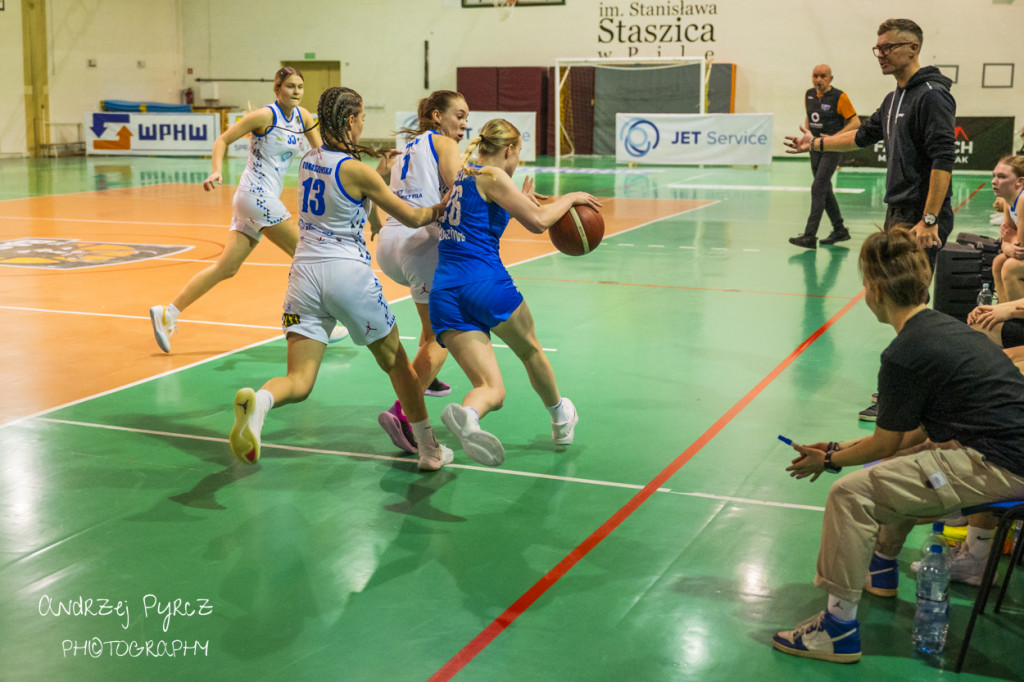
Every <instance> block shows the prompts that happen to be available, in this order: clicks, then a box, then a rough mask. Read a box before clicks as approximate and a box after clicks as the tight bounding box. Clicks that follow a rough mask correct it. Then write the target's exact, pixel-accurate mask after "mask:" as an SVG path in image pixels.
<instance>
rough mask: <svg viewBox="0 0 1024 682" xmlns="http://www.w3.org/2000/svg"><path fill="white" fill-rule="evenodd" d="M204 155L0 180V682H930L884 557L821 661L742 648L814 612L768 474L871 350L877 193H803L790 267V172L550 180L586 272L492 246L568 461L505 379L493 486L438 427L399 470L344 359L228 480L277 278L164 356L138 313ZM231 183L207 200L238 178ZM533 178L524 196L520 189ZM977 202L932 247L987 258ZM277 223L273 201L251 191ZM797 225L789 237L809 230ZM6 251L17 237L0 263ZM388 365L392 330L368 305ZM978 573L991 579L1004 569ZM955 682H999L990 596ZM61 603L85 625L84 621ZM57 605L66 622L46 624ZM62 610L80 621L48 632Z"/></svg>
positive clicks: (193, 229)
mask: <svg viewBox="0 0 1024 682" xmlns="http://www.w3.org/2000/svg"><path fill="white" fill-rule="evenodd" d="M208 168H209V160H208V159H180V158H179V159H168V158H109V157H108V158H93V157H91V158H70V159H50V160H45V159H30V160H3V161H0V266H2V267H0V292H2V296H0V322H2V324H0V342H2V344H3V348H4V350H5V352H4V354H3V357H2V359H0V367H2V373H3V377H4V379H3V387H4V390H3V392H2V394H0V514H2V516H3V518H4V523H3V524H2V526H0V612H2V613H3V618H2V619H0V642H2V645H0V647H2V649H0V651H2V653H3V661H4V662H3V673H0V678H3V679H11V680H51V679H56V678H58V677H59V678H60V679H67V680H111V679H115V680H129V679H143V678H145V679H152V680H184V679H218V680H279V679H298V680H312V679H337V680H427V679H436V680H446V679H458V680H608V681H612V680H616V681H617V680H645V681H646V680H651V681H668V680H700V681H705V680H735V679H738V678H740V677H741V676H744V675H749V674H750V673H753V672H755V671H756V673H757V675H758V676H759V678H760V679H762V680H765V681H769V680H791V679H794V678H807V677H810V676H822V677H825V676H827V678H828V679H834V680H846V679H849V680H863V679H897V678H898V679H901V680H907V681H909V680H933V679H935V676H936V674H937V673H938V672H939V671H940V670H944V671H951V669H952V665H953V662H954V661H955V657H956V652H957V650H958V648H959V646H960V643H961V641H962V633H963V630H964V627H965V625H966V621H967V618H968V616H969V614H970V608H971V603H972V600H973V597H974V593H975V588H972V587H968V586H965V585H954V586H953V588H952V616H951V625H950V631H949V638H948V642H947V648H946V652H945V653H944V654H943V655H942V656H941V657H940V658H939V659H938V660H931V661H928V660H924V659H920V658H917V657H916V656H915V655H914V654H913V652H912V648H911V642H910V629H911V622H912V619H913V613H914V581H913V578H912V575H911V574H910V572H909V564H910V562H911V561H913V560H914V559H916V557H917V553H918V551H919V550H918V546H919V544H920V542H921V541H922V540H923V539H924V535H925V533H924V528H923V527H922V528H919V529H918V530H917V531H915V534H913V535H912V536H911V538H910V541H909V542H908V544H907V547H906V548H905V550H904V552H903V554H902V555H901V556H900V563H901V572H902V574H903V575H902V576H901V585H900V593H899V596H898V597H897V598H896V599H890V600H882V599H878V598H875V597H872V596H870V595H866V596H865V599H864V600H863V601H862V603H861V608H860V619H861V623H862V637H863V648H864V658H863V659H862V660H861V661H860V663H858V664H856V665H852V666H842V665H836V664H829V663H821V662H816V661H807V660H802V659H797V658H793V657H790V656H786V655H783V654H781V653H779V652H776V651H774V650H773V649H772V648H771V635H772V634H773V633H774V632H775V631H776V630H779V629H788V628H790V627H792V626H793V625H795V624H796V623H797V622H798V621H800V620H803V619H804V618H806V617H809V616H811V615H812V614H813V613H815V612H817V611H818V610H820V609H821V608H823V606H824V594H823V593H822V592H820V591H819V590H818V589H817V588H815V587H813V585H812V584H811V581H812V578H813V576H814V564H815V557H816V554H817V546H818V540H819V538H820V532H821V531H820V529H821V517H822V510H823V505H824V502H825V498H826V496H827V494H828V486H829V483H830V482H831V480H832V479H831V478H827V477H823V478H822V479H820V480H819V481H818V482H817V483H814V484H809V483H807V482H806V481H795V480H792V479H790V478H789V477H788V476H787V474H786V473H785V471H784V467H785V466H786V464H787V463H788V461H789V460H790V459H791V456H792V451H791V450H789V449H788V448H786V447H785V446H784V445H782V444H781V443H780V442H779V441H778V440H777V439H776V436H778V435H779V434H784V435H786V436H789V437H791V438H793V439H795V440H797V441H816V440H842V439H846V438H852V437H856V436H858V435H864V434H867V433H870V431H871V429H872V425H870V424H865V423H861V422H858V420H857V412H858V411H860V410H861V409H863V408H864V407H867V406H868V404H869V400H870V395H871V393H872V392H873V391H874V387H875V376H876V373H877V369H878V356H879V353H880V352H881V350H882V349H883V348H884V347H885V346H886V345H887V344H888V343H889V341H890V340H891V338H892V336H893V330H892V328H891V327H889V326H887V325H882V324H879V323H878V322H876V321H875V320H874V317H873V316H872V315H871V313H870V311H869V310H868V309H867V307H866V306H865V305H864V304H863V302H862V291H861V289H862V288H861V284H860V279H859V276H858V273H857V252H858V248H859V244H860V242H861V241H862V240H863V239H864V238H865V237H866V236H867V235H868V234H870V233H871V232H872V231H873V230H876V229H878V226H879V225H880V224H881V221H882V218H883V215H884V204H883V202H882V197H883V194H884V176H883V175H882V174H881V173H879V172H853V171H841V172H840V173H838V174H837V180H836V183H837V188H838V189H839V190H840V193H839V194H838V196H839V202H840V205H841V207H842V210H843V214H844V217H845V219H846V224H847V226H848V227H849V229H850V230H851V232H852V233H853V235H854V239H853V240H852V241H849V242H845V243H842V244H840V245H838V246H833V247H820V248H819V249H818V250H817V251H807V250H803V249H799V248H797V247H794V246H791V245H790V244H789V243H788V242H787V238H788V237H791V236H795V235H797V234H798V233H800V232H801V230H802V228H803V224H804V223H805V221H806V216H807V210H808V206H809V201H810V195H809V193H808V191H807V189H808V187H809V185H810V182H811V174H810V168H809V164H808V162H807V160H806V159H805V158H804V159H795V160H792V159H779V160H776V162H775V163H773V164H772V165H771V166H770V167H760V168H736V169H733V168H717V167H703V168H645V167H639V168H628V169H627V168H623V167H616V166H614V165H613V164H611V163H610V162H609V161H608V160H597V159H580V160H577V161H575V162H574V163H570V164H569V165H568V166H566V167H564V168H563V169H562V172H561V173H560V174H559V175H558V176H557V186H558V191H560V192H563V193H564V192H567V191H573V190H586V191H589V192H592V193H593V194H595V195H597V196H599V197H601V198H602V200H603V201H604V203H605V208H604V211H603V213H604V215H605V219H606V223H607V228H608V229H607V233H606V236H605V239H604V241H603V242H602V244H601V246H600V247H599V248H598V249H597V250H596V251H594V252H593V253H591V254H589V255H587V256H584V257H580V258H572V257H568V256H565V255H562V254H559V253H557V252H556V251H555V250H554V249H553V248H552V247H551V245H550V243H549V242H548V240H547V238H546V236H544V235H541V236H536V235H531V234H529V233H527V232H526V231H525V230H524V229H522V228H521V227H519V226H518V225H513V226H511V227H510V228H509V230H508V232H507V233H506V237H505V240H504V241H503V257H504V258H505V260H506V262H507V263H508V265H509V266H510V272H511V273H512V275H513V277H514V278H515V280H516V282H517V284H518V285H519V287H520V289H521V290H522V292H523V294H524V295H525V297H526V300H527V302H528V303H529V305H530V308H531V310H532V311H533V314H534V317H535V318H536V322H537V330H538V336H539V337H540V340H541V342H542V344H543V345H544V346H545V348H546V349H547V351H548V355H549V357H550V359H551V362H552V365H553V366H554V369H555V373H556V376H557V378H558V382H559V386H560V388H561V390H562V392H563V394H564V395H566V396H568V397H570V398H572V399H573V401H574V402H575V403H576V405H577V407H578V409H579V412H580V416H581V421H580V424H579V426H578V427H577V430H576V441H575V443H573V445H571V446H569V447H556V446H554V445H553V444H552V443H551V440H550V427H549V422H548V416H547V413H546V412H545V411H544V409H543V407H542V405H541V403H540V400H539V399H538V398H537V396H536V394H534V393H533V391H532V390H531V388H530V386H529V383H528V381H527V379H526V375H525V372H524V371H523V369H522V366H521V365H520V364H519V363H518V361H516V359H515V358H514V357H513V356H512V355H511V352H510V351H508V350H507V349H505V348H501V347H499V348H498V349H497V353H498V359H499V363H500V364H501V367H502V370H503V373H504V377H505V381H506V385H507V389H508V397H507V399H506V402H505V406H504V408H503V409H502V410H500V411H499V412H496V413H493V414H491V415H488V416H487V417H486V420H485V425H486V428H488V429H489V430H491V431H492V432H494V433H495V434H497V435H498V436H499V437H500V438H501V439H502V441H503V442H504V444H505V447H506V450H507V453H508V458H507V460H506V462H505V464H504V465H503V466H501V467H499V468H487V467H481V466H478V465H476V464H475V463H474V462H472V461H471V460H469V459H467V458H466V456H465V453H464V452H463V451H462V450H461V449H460V448H459V447H457V446H458V443H457V441H456V439H455V438H454V437H453V436H451V434H449V433H448V432H447V430H446V429H445V428H444V426H443V425H442V424H441V423H440V419H439V415H440V411H441V408H442V407H443V406H444V405H445V404H447V402H449V401H453V400H454V401H458V400H460V399H461V396H462V395H463V394H464V393H465V391H466V390H468V388H469V385H468V382H467V381H466V379H465V377H464V376H463V375H462V374H461V372H460V370H459V369H458V366H457V365H456V364H455V363H454V362H453V361H449V362H448V363H447V364H446V365H445V366H444V368H443V369H442V371H441V375H440V376H441V378H442V379H444V380H445V381H447V382H449V383H451V385H452V388H453V393H452V395H451V396H449V397H446V398H427V407H428V410H429V411H430V413H431V416H432V419H433V421H434V424H435V428H436V429H437V432H438V435H439V438H440V439H441V440H442V441H446V442H448V443H449V444H451V445H454V446H456V447H455V463H454V464H452V465H450V466H448V467H446V468H445V469H444V470H443V471H440V472H437V473H433V474H422V473H419V472H418V471H417V470H416V465H415V460H414V459H412V458H410V457H407V456H402V453H401V452H399V451H396V450H395V448H394V447H393V446H392V445H391V443H390V440H389V439H388V437H387V436H386V435H385V434H384V433H383V432H382V431H381V430H380V428H379V427H378V425H377V419H376V418H377V414H378V413H379V412H380V411H382V410H384V409H385V408H387V407H388V406H389V405H390V404H391V403H392V402H393V400H394V395H393V393H392V390H391V387H390V384H389V383H388V381H387V379H386V377H385V376H384V375H383V374H382V373H381V371H380V370H379V368H378V367H377V366H376V363H375V362H374V361H373V358H372V356H371V355H370V354H369V352H367V351H366V350H364V349H360V348H357V347H355V346H354V345H353V344H352V343H351V341H349V340H345V341H341V342H339V343H336V344H332V345H331V346H330V347H329V349H328V352H327V356H326V359H325V362H324V365H323V368H322V369H321V372H320V376H319V379H318V382H317V386H316V388H315V389H314V391H313V394H312V395H311V397H310V398H309V399H308V400H307V401H306V402H304V403H301V404H298V405H292V406H286V407H284V408H281V409H276V410H274V411H273V412H272V413H271V414H270V416H269V417H268V419H267V422H266V425H265V428H264V431H263V439H264V449H263V458H262V459H261V461H260V463H259V464H258V465H257V466H246V465H242V464H240V463H237V462H236V461H235V460H234V458H233V457H232V456H231V452H230V450H229V448H228V445H227V433H228V431H229V429H230V427H231V423H232V414H233V412H232V402H233V396H234V393H235V391H236V390H237V389H238V388H240V387H242V386H253V387H259V386H260V385H261V384H262V383H263V382H264V381H265V380H267V379H269V378H270V377H272V376H276V375H279V374H283V372H284V369H285V362H284V361H285V343H284V340H283V339H282V337H281V334H280V328H279V326H278V324H279V320H280V302H281V300H282V298H283V293H284V288H285V282H286V278H287V272H288V269H287V266H288V260H287V258H286V257H285V256H284V255H283V254H282V253H281V252H280V251H278V250H277V249H276V248H275V247H273V245H271V244H269V243H263V244H261V245H260V246H259V247H258V248H257V249H256V250H255V252H254V253H253V255H252V256H251V258H250V259H249V261H248V262H247V263H246V264H245V265H244V266H243V268H242V270H241V272H240V273H239V275H238V276H236V277H235V278H233V279H232V280H229V281H227V282H225V283H223V284H221V285H220V286H218V287H217V288H215V289H214V290H213V291H212V292H211V293H210V294H209V295H207V296H206V297H204V298H202V299H201V300H200V301H199V302H197V303H196V304H195V305H194V306H192V307H190V308H189V309H188V310H187V311H186V312H185V313H184V314H183V316H182V318H181V321H180V323H179V326H178V331H177V333H176V334H175V336H174V337H173V352H172V353H171V354H169V355H167V354H164V353H162V352H160V350H159V349H158V348H157V347H156V344H155V342H154V340H153V335H152V331H151V328H150V323H149V319H148V308H149V306H150V305H154V304H157V303H161V304H165V303H167V302H168V301H169V300H170V299H171V298H173V296H174V295H175V293H176V292H177V291H178V290H179V289H180V288H181V287H182V286H183V285H184V284H185V282H186V281H188V279H189V278H190V277H191V276H192V275H193V274H195V273H196V272H197V271H198V270H200V269H202V268H203V267H205V266H206V265H208V264H209V263H210V262H212V261H213V260H214V259H216V257H217V255H218V254H219V253H220V251H221V249H222V248H223V244H224V240H225V237H226V234H227V225H228V222H229V220H230V212H231V197H232V191H233V187H231V186H230V185H226V186H224V187H221V188H219V189H218V190H217V191H216V192H212V193H205V192H203V191H202V189H201V187H200V186H199V183H201V182H202V180H203V178H205V176H206V174H207V172H208ZM240 170H241V164H240V163H238V162H237V161H232V165H231V167H230V168H229V171H230V172H231V173H233V178H232V181H235V180H236V179H237V175H238V173H239V172H240ZM552 171H553V169H552V168H551V159H541V161H540V162H539V163H538V164H537V165H536V166H535V167H533V169H532V170H530V169H526V172H531V173H535V174H536V179H537V188H538V190H539V191H541V192H549V191H552V190H553V188H554V187H555V181H556V175H555V174H554V173H553V172H552ZM992 199H993V197H992V192H991V189H990V188H989V177H988V176H987V175H985V174H966V173H960V174H957V175H956V176H955V177H954V200H953V204H954V206H956V207H958V213H957V228H956V231H969V232H975V233H979V234H988V235H992V236H995V235H996V233H997V228H996V227H994V226H992V225H990V224H989V216H990V214H991V212H992V211H991V203H992ZM285 201H286V204H288V205H290V206H294V205H295V181H294V173H293V175H292V176H291V178H290V183H289V189H287V190H286V193H285ZM828 229H829V226H828V224H827V218H826V219H825V220H824V224H823V226H822V230H821V234H820V236H824V235H825V234H827V233H828ZM12 242H16V243H13V244H12ZM381 278H382V281H383V282H385V292H386V295H387V296H388V299H389V300H390V301H391V302H392V305H393V308H394V310H395V312H396V315H397V318H398V324H399V328H400V330H401V333H402V337H403V339H404V340H405V344H406V347H407V350H408V351H409V353H410V355H411V354H413V353H414V352H415V347H416V338H417V336H418V332H419V330H418V324H419V323H418V318H417V315H416V312H415V310H414V307H413V305H412V303H411V301H410V300H409V299H408V296H407V293H408V292H407V291H403V290H402V288H401V287H398V286H397V285H395V284H393V283H391V282H389V281H386V278H384V277H383V275H382V276H381ZM1004 572H1005V566H1004ZM1015 583H1016V585H1015V586H1014V587H1015V588H1016V589H1011V593H1010V596H1009V598H1008V599H1009V601H1008V605H1007V607H1006V609H1005V611H1008V613H1004V615H1002V616H995V617H993V616H991V615H989V616H986V617H984V618H982V620H981V621H980V623H979V626H978V628H977V629H976V631H975V635H974V638H973V640H972V646H971V651H970V653H969V655H968V658H967V663H966V666H965V672H964V674H963V675H961V677H960V679H963V680H975V679H998V680H1013V679H1024V678H1022V675H1024V672H1022V670H1024V668H1022V665H1021V663H1020V656H1019V653H1017V652H1018V647H1019V646H1020V641H1021V636H1022V630H1024V621H1022V619H1021V618H1020V612H1021V603H1022V600H1024V588H1021V587H1020V585H1021V583H1020V582H1019V581H1015ZM89 600H91V602H90V601H89ZM62 608H63V609H68V608H70V609H71V610H72V611H73V613H71V614H68V613H67V611H66V610H63V611H62ZM83 610H84V611H86V612H85V613H83V612H82V611H83Z"/></svg>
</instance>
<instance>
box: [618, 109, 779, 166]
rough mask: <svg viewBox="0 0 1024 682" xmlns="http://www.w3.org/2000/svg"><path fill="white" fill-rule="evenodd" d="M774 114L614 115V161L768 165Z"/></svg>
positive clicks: (668, 163)
mask: <svg viewBox="0 0 1024 682" xmlns="http://www.w3.org/2000/svg"><path fill="white" fill-rule="evenodd" d="M771 140H772V114H616V115H615V161H616V163H645V164H661V165H684V166H685V165H700V164H707V165H739V166H757V165H766V164H770V163H771V162H772V154H771Z"/></svg>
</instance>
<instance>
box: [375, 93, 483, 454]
mask: <svg viewBox="0 0 1024 682" xmlns="http://www.w3.org/2000/svg"><path fill="white" fill-rule="evenodd" d="M468 116H469V106H468V105H467V104H466V100H465V98H464V97H463V96H462V95H460V94H459V93H457V92H454V91H452V90H438V91H436V92H433V93H431V94H430V96H429V97H424V98H423V99H422V100H420V103H419V107H418V111H417V125H416V129H415V130H412V129H406V130H400V131H398V134H399V135H402V134H404V135H410V136H412V140H411V141H410V142H409V143H408V144H407V145H405V149H403V150H402V153H401V154H400V155H399V156H398V157H397V158H396V159H395V160H394V163H393V165H392V168H391V191H392V192H394V193H395V194H397V195H398V196H400V197H401V198H402V199H404V200H405V201H406V203H408V204H409V205H410V206H416V207H420V206H430V205H432V204H436V203H438V202H439V201H440V200H441V197H443V196H444V195H445V193H446V192H447V191H448V188H449V187H451V186H452V185H454V184H455V176H456V175H457V174H458V172H459V168H460V166H461V165H462V161H461V159H460V158H459V141H461V140H462V138H463V136H464V135H465V133H466V121H467V118H468ZM440 232H441V226H440V225H439V224H438V223H431V224H430V225H425V226H424V227H421V228H419V229H416V230H410V229H409V228H407V227H405V226H404V225H402V224H401V223H399V222H398V221H397V220H396V219H395V218H394V217H389V218H388V219H387V220H386V221H385V223H384V226H383V227H382V228H381V230H380V233H379V234H378V237H377V265H378V266H380V269H381V270H383V271H384V274H386V275H387V276H388V277H390V278H391V279H393V280H394V281H396V282H398V283H399V284H402V285H404V286H407V287H409V293H410V294H411V297H412V300H413V303H415V304H416V312H417V313H419V316H420V326H421V330H420V342H419V350H418V351H417V352H416V357H415V359H413V362H412V366H413V368H415V370H416V376H418V377H419V379H420V384H421V385H422V386H423V390H424V391H425V392H426V394H427V395H437V396H442V395H447V394H449V393H451V387H449V386H448V384H445V383H444V382H441V381H438V380H437V378H436V377H437V373H438V371H440V369H441V365H443V364H444V361H445V359H446V358H447V357H448V351H447V350H445V349H444V348H442V347H441V346H440V344H438V343H437V339H436V338H434V332H433V331H432V330H431V328H430V312H429V309H428V301H429V299H430V284H431V281H432V280H433V279H434V268H436V267H437V240H438V236H439V234H440ZM378 421H379V422H380V425H381V426H382V427H383V428H384V430H385V431H387V433H388V435H389V436H391V441H392V442H393V443H394V444H395V445H396V446H397V447H399V448H401V449H403V450H405V451H407V452H413V453H414V452H416V440H415V438H413V435H412V431H411V427H410V426H409V420H408V419H407V418H406V417H405V414H404V413H403V412H402V405H401V403H399V402H398V401H396V402H395V404H394V405H392V406H391V407H390V408H389V409H388V410H386V411H385V412H381V414H380V417H379V418H378Z"/></svg>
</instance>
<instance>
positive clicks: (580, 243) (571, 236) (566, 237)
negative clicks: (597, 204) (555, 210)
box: [548, 204, 604, 256]
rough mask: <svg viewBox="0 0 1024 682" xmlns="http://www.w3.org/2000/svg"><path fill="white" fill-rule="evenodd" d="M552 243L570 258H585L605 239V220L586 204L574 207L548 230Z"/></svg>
mask: <svg viewBox="0 0 1024 682" xmlns="http://www.w3.org/2000/svg"><path fill="white" fill-rule="evenodd" d="M548 235H550V237H551V243H552V244H554V245H555V248H556V249H558V250H559V251H561V252H562V253H564V254H566V255H568V256H583V255H585V254H588V253H590V252H591V251H593V250H594V249H596V248H597V245H598V244H600V243H601V238H602V237H604V218H602V217H601V214H600V213H598V212H597V211H595V210H594V209H592V208H590V207H589V206H587V205H585V204H581V205H579V206H573V207H572V208H570V209H569V211H568V212H567V213H566V214H565V215H564V216H562V217H561V218H559V220H558V222H557V223H555V224H554V225H552V226H551V229H549V230H548Z"/></svg>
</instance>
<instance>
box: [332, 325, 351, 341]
mask: <svg viewBox="0 0 1024 682" xmlns="http://www.w3.org/2000/svg"><path fill="white" fill-rule="evenodd" d="M347 336H348V327H345V326H343V325H341V324H336V325H335V326H334V329H332V330H331V335H330V336H329V337H328V338H327V343H337V342H338V341H341V340H342V339H344V338H346V337H347Z"/></svg>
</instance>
